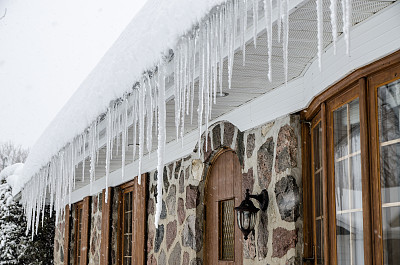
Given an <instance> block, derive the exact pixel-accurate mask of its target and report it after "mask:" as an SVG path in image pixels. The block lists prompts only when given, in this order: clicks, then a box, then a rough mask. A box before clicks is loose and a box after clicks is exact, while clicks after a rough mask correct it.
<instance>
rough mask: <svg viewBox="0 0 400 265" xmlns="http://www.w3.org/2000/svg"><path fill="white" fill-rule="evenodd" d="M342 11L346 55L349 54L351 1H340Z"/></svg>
mask: <svg viewBox="0 0 400 265" xmlns="http://www.w3.org/2000/svg"><path fill="white" fill-rule="evenodd" d="M342 11H343V33H344V40H345V42H346V54H347V55H349V54H350V27H351V24H352V22H351V14H352V6H351V0H342Z"/></svg>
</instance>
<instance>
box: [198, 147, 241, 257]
mask: <svg viewBox="0 0 400 265" xmlns="http://www.w3.org/2000/svg"><path fill="white" fill-rule="evenodd" d="M241 201H242V174H241V170H240V163H239V158H238V157H237V155H236V154H235V153H234V152H233V151H231V150H229V151H223V152H222V153H220V154H219V155H217V156H216V158H215V159H214V161H213V163H212V166H211V168H210V169H209V172H208V176H207V183H206V191H205V203H206V229H205V230H206V235H205V238H206V248H205V253H204V260H205V264H207V265H217V264H230V265H233V264H235V265H237V264H242V263H243V262H242V260H243V258H242V255H243V243H242V240H243V235H242V233H241V231H240V230H239V228H238V227H237V220H236V214H235V211H234V209H233V208H234V207H236V206H238V205H239V204H240V202H241Z"/></svg>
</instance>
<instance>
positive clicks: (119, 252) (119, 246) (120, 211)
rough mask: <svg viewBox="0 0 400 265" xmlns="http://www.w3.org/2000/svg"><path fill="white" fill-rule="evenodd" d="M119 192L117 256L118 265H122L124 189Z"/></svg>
mask: <svg viewBox="0 0 400 265" xmlns="http://www.w3.org/2000/svg"><path fill="white" fill-rule="evenodd" d="M117 191H118V194H117V196H118V203H117V204H118V222H117V231H116V232H117V255H116V263H117V264H122V259H121V257H122V225H123V223H122V220H123V219H122V218H123V209H124V208H123V203H122V201H123V194H122V189H117Z"/></svg>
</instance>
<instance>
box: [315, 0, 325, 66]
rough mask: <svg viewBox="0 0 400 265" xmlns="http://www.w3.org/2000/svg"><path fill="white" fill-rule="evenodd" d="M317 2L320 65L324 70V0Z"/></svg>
mask: <svg viewBox="0 0 400 265" xmlns="http://www.w3.org/2000/svg"><path fill="white" fill-rule="evenodd" d="M316 4H317V24H318V67H319V71H320V72H321V71H322V50H323V45H324V32H323V31H324V20H323V13H322V0H316Z"/></svg>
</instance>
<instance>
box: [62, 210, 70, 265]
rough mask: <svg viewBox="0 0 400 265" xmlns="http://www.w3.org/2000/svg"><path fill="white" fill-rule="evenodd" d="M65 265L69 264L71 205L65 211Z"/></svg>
mask: <svg viewBox="0 0 400 265" xmlns="http://www.w3.org/2000/svg"><path fill="white" fill-rule="evenodd" d="M64 218H65V223H64V249H63V250H64V265H69V236H70V234H69V230H70V219H71V218H70V210H69V205H67V206H65V211H64Z"/></svg>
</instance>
